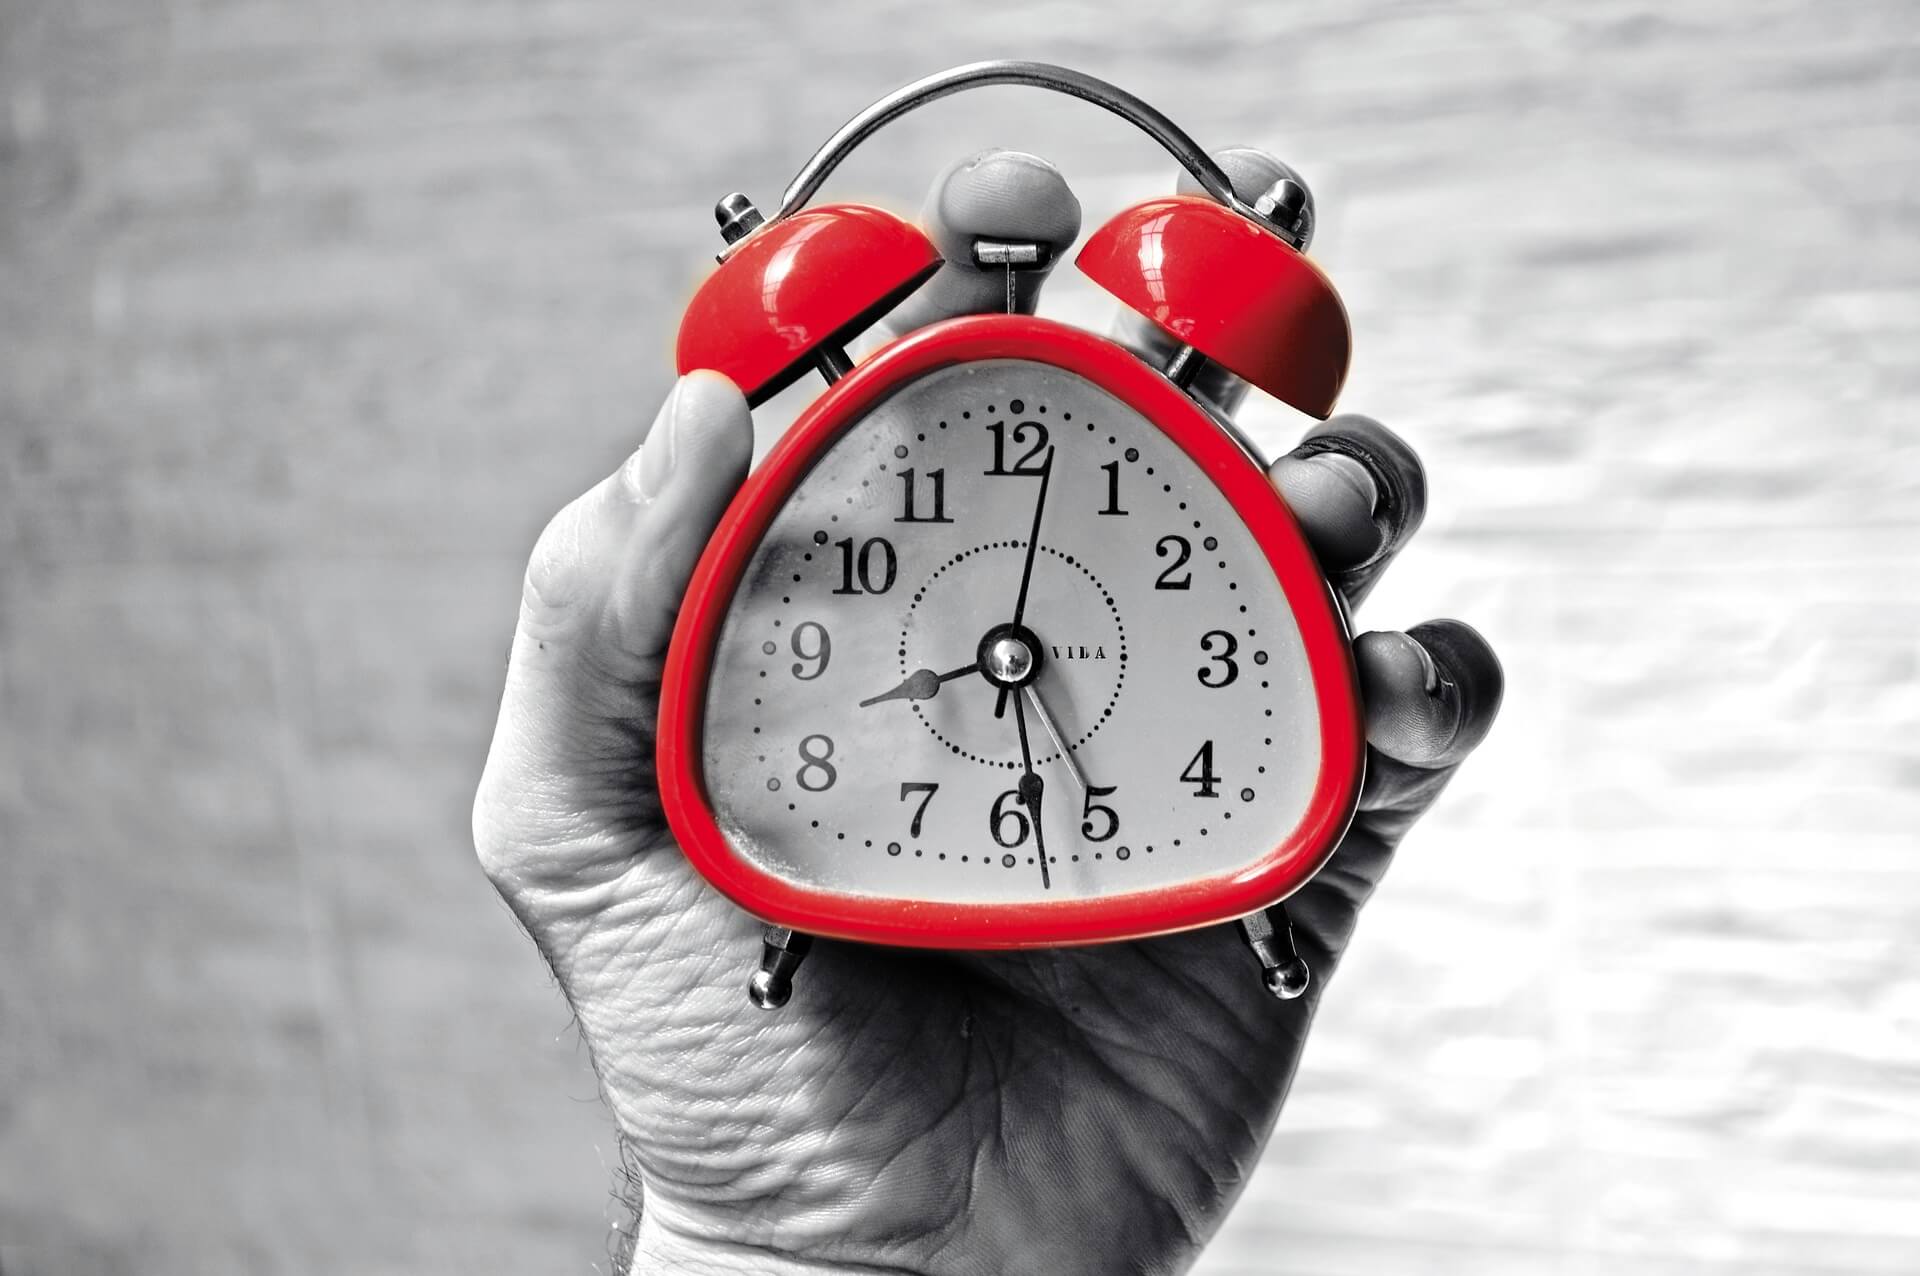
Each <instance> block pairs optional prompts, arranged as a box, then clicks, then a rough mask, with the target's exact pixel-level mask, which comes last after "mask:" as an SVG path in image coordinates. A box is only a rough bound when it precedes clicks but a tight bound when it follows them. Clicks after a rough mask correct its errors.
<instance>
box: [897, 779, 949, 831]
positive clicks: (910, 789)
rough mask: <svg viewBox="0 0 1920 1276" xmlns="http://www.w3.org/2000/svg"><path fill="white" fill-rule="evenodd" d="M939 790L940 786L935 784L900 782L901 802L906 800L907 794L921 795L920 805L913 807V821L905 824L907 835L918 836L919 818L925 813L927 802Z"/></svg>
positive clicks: (931, 799)
mask: <svg viewBox="0 0 1920 1276" xmlns="http://www.w3.org/2000/svg"><path fill="white" fill-rule="evenodd" d="M939 791H940V786H939V785H937V784H902V785H901V786H900V800H901V801H902V802H904V801H906V800H907V796H908V795H909V794H912V793H918V794H920V795H921V798H920V805H919V806H917V807H915V808H914V812H913V823H911V824H909V825H908V826H907V836H908V837H919V836H920V820H921V818H922V817H923V816H925V815H926V813H927V803H929V802H931V801H933V795H934V794H936V793H938V792H939Z"/></svg>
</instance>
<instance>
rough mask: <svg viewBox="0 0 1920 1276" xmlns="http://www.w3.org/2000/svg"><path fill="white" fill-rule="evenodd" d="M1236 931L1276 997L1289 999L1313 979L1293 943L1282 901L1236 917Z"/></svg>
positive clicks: (1291, 928)
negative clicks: (1238, 930)
mask: <svg viewBox="0 0 1920 1276" xmlns="http://www.w3.org/2000/svg"><path fill="white" fill-rule="evenodd" d="M1275 913H1278V914H1279V915H1280V924H1279V926H1278V927H1276V926H1275V925H1274V918H1273V914H1275ZM1240 934H1241V937H1242V938H1244V939H1245V940H1246V941H1247V947H1248V948H1251V949H1252V950H1253V955H1254V959H1255V960H1257V961H1258V962H1259V963H1260V971H1261V975H1262V977H1263V979H1264V980H1265V982H1266V985H1267V991H1268V992H1270V993H1272V994H1273V995H1274V997H1276V998H1277V999H1279V1000H1280V1001H1292V1000H1293V999H1294V998H1295V997H1298V996H1300V995H1301V994H1302V993H1304V992H1306V990H1307V987H1308V985H1309V984H1311V983H1312V982H1313V972H1312V971H1311V970H1309V969H1308V967H1307V962H1306V959H1305V958H1304V957H1302V956H1301V955H1300V950H1299V949H1298V948H1296V947H1294V943H1293V923H1292V922H1291V921H1289V920H1288V919H1287V907H1286V905H1285V904H1275V905H1274V906H1273V907H1272V908H1263V909H1261V910H1260V911H1259V912H1257V913H1248V914H1247V915H1246V916H1245V917H1242V918H1241V919H1240Z"/></svg>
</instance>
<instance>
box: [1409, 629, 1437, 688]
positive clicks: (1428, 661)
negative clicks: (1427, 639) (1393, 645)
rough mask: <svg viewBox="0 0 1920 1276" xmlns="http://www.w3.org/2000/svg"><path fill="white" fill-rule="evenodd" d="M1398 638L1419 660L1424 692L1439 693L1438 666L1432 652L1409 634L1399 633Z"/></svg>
mask: <svg viewBox="0 0 1920 1276" xmlns="http://www.w3.org/2000/svg"><path fill="white" fill-rule="evenodd" d="M1400 638H1401V640H1402V641H1403V642H1405V643H1406V644H1407V647H1408V648H1409V649H1410V650H1411V651H1412V652H1413V654H1414V655H1415V656H1416V657H1418V659H1419V661H1420V670H1421V675H1422V678H1423V681H1424V683H1425V690H1426V693H1427V694H1428V695H1430V696H1437V695H1439V694H1440V666H1439V665H1438V664H1437V663H1435V662H1434V659H1433V653H1432V652H1430V651H1428V650H1427V648H1426V646H1425V644H1423V643H1422V642H1421V641H1420V640H1419V639H1418V638H1415V637H1413V636H1412V635H1410V634H1401V635H1400Z"/></svg>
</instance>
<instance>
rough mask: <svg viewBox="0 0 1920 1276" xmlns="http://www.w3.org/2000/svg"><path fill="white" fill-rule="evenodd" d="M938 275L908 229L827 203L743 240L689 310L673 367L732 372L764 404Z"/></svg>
mask: <svg viewBox="0 0 1920 1276" xmlns="http://www.w3.org/2000/svg"><path fill="white" fill-rule="evenodd" d="M939 268H940V253H939V251H938V250H937V249H935V248H934V246H933V244H932V243H931V242H930V241H929V240H928V239H927V237H926V236H925V235H923V234H921V233H920V231H919V229H918V228H917V227H915V226H913V225H912V224H911V223H909V222H906V221H903V220H901V219H900V218H898V217H895V216H894V215H893V214H892V213H888V212H883V211H882V210H880V209H878V208H868V207H866V206H865V205H862V204H823V205H821V206H820V207H818V208H810V209H807V210H806V211H804V212H799V213H795V214H794V215H793V216H791V217H788V218H785V219H784V220H780V221H776V222H773V223H771V224H769V225H766V226H764V227H761V228H760V229H759V230H757V231H755V232H754V233H753V234H751V235H749V236H747V237H746V238H745V239H743V240H741V241H740V243H739V245H738V246H737V247H736V248H735V249H734V250H733V251H732V252H731V253H729V254H728V255H727V257H726V259H725V260H724V261H722V262H721V263H720V268H719V269H718V270H716V271H714V272H713V274H711V275H709V276H708V277H707V280H706V282H705V283H703V284H701V285H700V289H699V291H698V292H696V293H695V294H694V296H693V301H692V303H691V304H689V305H688V306H687V313H686V317H685V318H683V319H682V320H681V321H680V340H679V347H678V350H677V354H676V362H677V363H678V365H679V369H680V372H681V374H682V375H685V374H686V373H689V372H692V371H694V370H695V369H697V368H710V369H712V370H714V371H716V372H721V373H724V374H726V376H727V377H728V378H729V379H730V380H732V381H733V383H734V384H735V385H737V386H739V387H740V389H741V390H742V392H744V393H745V394H746V396H747V402H748V403H751V404H756V405H757V404H760V403H763V402H765V401H766V400H767V399H769V398H771V397H772V396H773V395H774V394H776V393H777V392H779V391H780V390H782V389H785V388H786V387H787V386H788V385H789V384H791V383H792V382H793V381H794V380H795V379H796V378H797V377H799V375H800V374H801V373H802V372H804V371H805V370H806V369H807V368H808V367H810V366H812V362H813V358H814V356H815V354H816V353H818V352H819V351H821V350H822V349H823V348H837V347H839V346H842V345H844V344H846V343H847V342H848V341H850V340H852V339H853V338H854V337H856V336H858V335H859V334H860V333H861V332H862V331H864V330H865V329H866V328H868V327H870V326H871V325H872V324H874V323H875V322H876V321H878V320H879V319H880V317H881V316H882V315H884V314H886V313H887V312H888V311H889V310H891V309H893V308H894V307H895V306H896V305H898V304H900V302H901V300H902V299H903V298H905V297H906V296H907V294H908V293H910V292H912V291H913V290H914V289H915V288H918V287H919V286H920V285H921V284H923V283H925V282H926V281H927V279H928V278H929V277H931V276H932V274H933V272H934V271H936V270H938V269H939Z"/></svg>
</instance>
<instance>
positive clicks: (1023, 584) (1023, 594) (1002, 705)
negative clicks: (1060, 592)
mask: <svg viewBox="0 0 1920 1276" xmlns="http://www.w3.org/2000/svg"><path fill="white" fill-rule="evenodd" d="M1052 481H1053V449H1052V448H1048V449H1047V459H1046V461H1045V462H1044V463H1043V464H1042V465H1041V466H1040V495H1039V496H1038V497H1036V498H1035V499H1034V502H1033V527H1032V529H1031V530H1029V531H1028V532H1027V556H1026V560H1025V561H1024V562H1022V563H1021V564H1020V593H1019V595H1018V596H1017V597H1015V598H1014V600H1013V623H1014V625H1015V627H1016V628H1017V627H1018V626H1019V624H1020V622H1021V620H1023V619H1025V617H1026V614H1027V586H1028V585H1031V584H1032V583H1033V558H1034V555H1035V554H1037V553H1039V551H1040V520H1041V519H1042V518H1044V517H1045V516H1046V513H1047V484H1048V483H1050V482H1052ZM993 716H994V717H996V718H1004V717H1006V716H1007V689H1006V688H1005V687H1002V688H1000V698H999V699H997V700H995V701H994V702H993Z"/></svg>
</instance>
